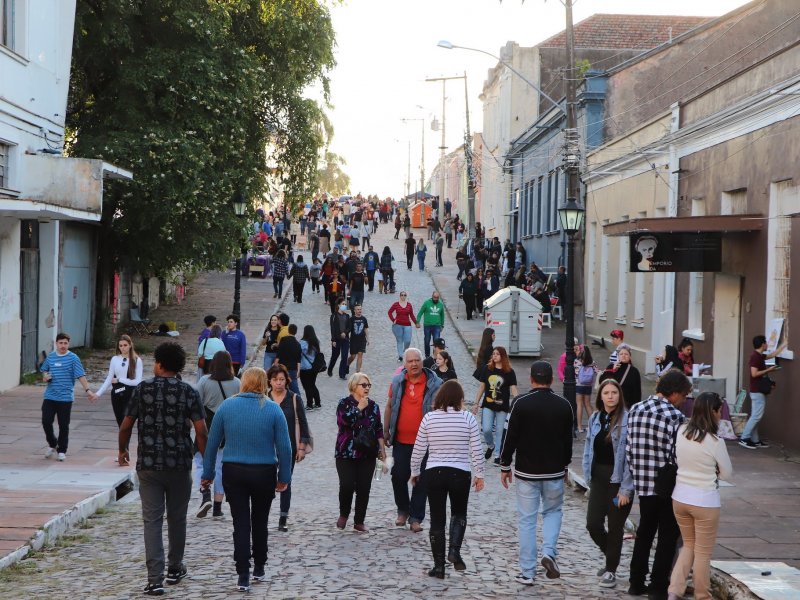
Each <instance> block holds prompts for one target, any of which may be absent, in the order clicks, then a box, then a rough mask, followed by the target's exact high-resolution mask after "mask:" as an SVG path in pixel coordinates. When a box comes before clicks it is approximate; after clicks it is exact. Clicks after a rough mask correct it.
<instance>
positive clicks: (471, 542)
mask: <svg viewBox="0 0 800 600" xmlns="http://www.w3.org/2000/svg"><path fill="white" fill-rule="evenodd" d="M389 233H390V232H389V229H388V228H386V227H383V228H382V229H381V231H379V233H378V236H377V237H376V238H373V239H374V240H375V242H374V243H375V246H376V250H377V251H378V252H380V250H381V249H382V247H383V245H384V243H387V240H388V238H389ZM391 244H392V248H393V252H394V254H395V256H396V257H397V258H398V259H400V258H401V255H400V246H399V243H398V242H395V241H392V242H391ZM432 254H433V253H431V256H432ZM431 262H432V261H431ZM398 263H399V265H398V266H399V268H398V286H397V289H398V291H399V290H401V289H408V290H409V292H410V299H411V301H412V303H413V305H414V307H415V309H416V308H418V307H419V306H420V304H421V303H422V301H423V300H424V299H425V298H427V297H428V296H429V295H430V292H431V290H432V289H433V287H432V282H431V280H430V276H429V275H428V274H427V273H420V272H418V271H417V270H416V265H415V270H414V271H413V272H409V271H407V270H406V269H405V264H404V262H401V261H399V260H398ZM431 270H432V271H433V274H434V276H435V274H436V273H435V272H436V269H435V268H431ZM270 291H271V290H270ZM289 293H291V292H289ZM305 296H306V298H305V300H304V302H303V304H294V303H292V301H291V298H290V299H289V300H288V301H287V302H286V304H285V311H286V312H288V313H289V314H290V315H291V317H292V321H293V322H295V323H297V324H298V326H299V327H300V328H301V330H302V326H303V325H305V324H307V323H310V324H313V325H314V327H315V329H316V330H317V333H318V335H319V336H320V339H321V340H323V341H325V340H328V339H329V338H330V336H329V329H328V315H329V309H328V307H327V306H326V305H324V304H323V301H322V295H321V294H319V295H316V294H311V293H310V289H309V287H307V289H306V294H305ZM396 298H397V297H396V295H380V294H378V293H377V291H376V292H373V293H369V292H367V293H366V299H365V306H364V314H365V315H366V316H367V318H368V320H369V324H370V340H371V345H370V346H369V347H368V350H367V354H366V356H365V363H364V368H363V370H364V371H366V372H367V373H368V374H370V375H371V376H372V377H373V381H374V382H375V383H376V386H375V387H373V394H374V398H375V399H376V400H377V401H378V402H379V404H380V405H381V407H382V406H383V404H384V402H385V397H386V390H387V388H388V384H389V381H390V378H391V376H392V374H393V373H394V371H395V369H396V368H397V366H398V362H397V359H396V354H395V342H394V337H393V336H392V334H391V330H390V323H389V321H388V318H387V316H386V311H387V310H388V308H389V306H390V304H391V303H392V302H393V301H394V300H396ZM443 337H445V339H446V340H447V341H448V350H449V351H450V352H451V354H452V356H453V359H454V362H455V364H456V370H457V372H458V373H459V375H461V376H462V383H463V384H464V386H465V391H466V397H467V399H468V400H469V401H472V399H473V398H474V394H475V385H474V382H473V380H472V378H471V376H470V375H471V373H472V370H473V364H474V363H473V361H472V359H471V357H470V355H469V354H468V352H467V349H466V347H465V346H464V344H463V342H461V341H460V338H459V337H458V336H457V335H455V332H454V330H453V325H452V323H450V322H448V324H447V326H446V327H445V329H444V332H443ZM421 341H422V335H421V330H420V332H419V333H415V335H414V338H413V339H412V345H413V344H416V343H421ZM325 354H326V357H329V356H330V350H329V348H328V349H327V351H326V352H325ZM518 376H519V378H520V380H521V382H522V381H523V380H526V379H527V377H526V376H525V374H524V373H518ZM318 383H319V384H320V390H321V392H322V404H323V407H322V409H321V410H316V411H313V412H311V413H310V414H309V421H310V425H311V428H312V431H313V433H314V436H315V450H314V452H313V453H312V454H311V455H309V457H308V458H307V460H306V461H304V462H303V463H301V464H300V465H298V467H297V468H296V470H295V474H294V479H293V485H292V487H293V490H294V492H293V502H292V504H293V505H292V509H291V513H290V519H289V526H290V530H289V533H281V532H278V531H277V517H278V516H277V512H278V511H277V498H276V501H275V504H273V511H272V515H271V517H270V538H269V541H270V552H269V561H268V564H267V573H268V575H269V576H270V577H271V579H270V581H269V582H268V583H263V584H254V586H253V588H252V591H251V592H250V595H251V596H253V597H258V598H376V597H381V598H401V597H402V598H407V597H409V596H413V597H454V598H455V597H458V598H509V597H517V596H520V597H537V598H579V597H581V598H587V599H588V598H616V597H621V596H624V590H625V587H626V586H625V583H626V581H625V580H626V579H627V564H628V563H629V555H630V550H631V546H632V544H631V542H628V541H626V543H625V545H624V554H625V556H623V559H622V565H623V566H622V568H621V570H620V572H619V576H620V580H621V581H620V583H619V584H618V589H616V590H603V589H601V588H599V587H598V585H597V577H596V575H595V573H596V571H597V569H598V568H600V567H601V566H602V562H601V554H600V552H599V551H598V550H597V549H596V548H595V547H594V546H593V544H592V543H591V541H590V540H589V537H588V534H587V533H586V531H585V528H584V519H585V501H584V498H583V497H582V496H581V495H580V494H578V493H576V492H573V491H571V490H568V491H567V494H566V500H565V506H564V522H563V527H562V532H561V539H560V543H559V552H560V558H559V564H560V566H561V570H562V578H561V579H559V580H552V581H551V580H547V579H545V578H544V576H543V573H542V572H541V568H540V570H539V571H540V572H539V573H538V576H539V578H538V579H537V583H536V584H535V586H534V587H533V588H526V587H524V586H521V585H518V584H517V583H515V582H514V581H513V576H514V575H515V574H516V573H517V572H518V565H517V550H518V543H517V526H516V518H517V517H516V503H515V494H514V491H513V489H512V490H504V489H503V488H502V486H501V485H500V480H499V479H500V477H499V469H496V468H494V467H492V466H488V465H487V483H486V488H485V489H484V490H483V491H482V492H480V493H475V492H472V494H471V498H470V506H469V518H468V519H469V525H468V528H467V534H466V539H465V542H464V547H463V550H462V553H463V556H464V559H465V561H466V563H467V570H466V571H464V572H461V573H455V572H453V571H452V569H448V575H447V578H446V579H445V580H444V581H440V580H436V579H432V578H430V577H428V576H427V573H426V571H427V569H428V568H430V566H431V564H432V561H431V556H430V550H429V545H428V536H427V521H426V522H425V523H424V527H425V530H424V531H423V532H422V533H419V534H414V533H412V532H411V531H409V530H408V529H398V528H396V527H394V518H395V508H394V501H393V496H392V490H391V482H390V480H389V478H388V477H384V478H383V480H381V481H374V482H373V486H372V494H371V496H370V506H369V509H368V512H367V519H366V524H367V526H368V527H369V528H370V529H371V531H370V533H369V534H366V535H363V534H357V533H355V532H354V531H353V529H352V520H351V522H350V523H349V524H348V528H347V529H346V530H345V531H343V532H342V531H339V530H337V529H336V528H335V526H334V522H335V520H336V518H337V516H338V500H337V490H338V480H337V476H336V470H335V466H334V459H333V446H334V439H335V434H336V422H335V409H336V403H337V401H338V400H339V399H340V398H341V397H342V396H344V394H345V391H346V385H345V382H343V381H340V380H339V379H338V378H336V377H335V376H334V377H333V378H328V377H327V376H326V375H325V374H324V373H323V374H322V376H321V377H320V379H319V380H318ZM521 387H522V388H523V389H526V388H527V386H525V385H523V386H521ZM197 501H198V500H197V498H193V499H192V502H191V505H190V515H189V525H188V543H187V548H186V558H185V562H186V564H187V567H188V569H189V577H188V578H187V579H185V580H184V581H183V582H181V583H180V584H178V585H177V586H174V587H170V588H168V590H167V596H168V597H173V598H190V597H191V598H200V597H202V598H226V597H236V596H237V595H238V594H237V592H236V591H235V589H234V585H235V571H234V567H233V560H232V553H233V544H232V537H231V533H232V527H231V521H230V516H229V515H228V511H227V506H225V508H224V510H225V513H226V515H225V517H223V518H222V519H212V518H205V519H196V518H195V517H194V515H193V510H192V509H193V508H195V507H196V503H197ZM84 527H86V528H85V529H76V530H75V531H73V532H72V534H71V535H70V536H67V537H66V538H64V540H63V543H62V544H60V546H58V547H56V548H52V549H48V550H47V551H46V552H44V553H43V554H41V555H35V556H34V557H33V558H30V559H27V560H25V561H23V562H22V563H20V564H19V565H17V566H16V567H14V568H12V569H10V570H7V571H5V572H3V573H2V574H0V597H2V598H51V597H54V595H55V594H56V590H57V595H58V596H59V597H75V598H85V597H92V598H128V597H139V596H140V595H141V594H140V591H139V590H141V588H142V587H143V586H144V584H145V583H146V576H145V566H144V545H143V537H142V524H141V515H140V504H139V502H138V498H137V497H136V496H135V494H131V495H129V496H128V497H127V498H126V499H124V500H123V502H121V503H119V504H117V505H115V506H113V507H112V508H110V509H108V511H107V512H106V513H105V514H102V515H97V516H96V517H94V518H92V519H89V520H88V522H87V523H86V525H85V526H84Z"/></svg>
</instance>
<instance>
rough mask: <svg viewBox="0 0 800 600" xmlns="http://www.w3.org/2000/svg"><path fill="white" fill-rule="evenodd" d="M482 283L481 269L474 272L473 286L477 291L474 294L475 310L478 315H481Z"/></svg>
mask: <svg viewBox="0 0 800 600" xmlns="http://www.w3.org/2000/svg"><path fill="white" fill-rule="evenodd" d="M483 283H484V275H483V269H478V270H477V271H475V284H476V286H477V291H476V292H475V308H476V309H477V311H478V314H479V315H482V314H483V300H484V297H485V296H484V291H483V287H484V286H483Z"/></svg>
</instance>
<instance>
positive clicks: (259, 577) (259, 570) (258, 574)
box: [253, 565, 267, 582]
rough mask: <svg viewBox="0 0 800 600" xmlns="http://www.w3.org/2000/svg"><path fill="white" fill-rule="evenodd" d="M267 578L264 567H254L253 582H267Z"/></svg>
mask: <svg viewBox="0 0 800 600" xmlns="http://www.w3.org/2000/svg"><path fill="white" fill-rule="evenodd" d="M266 579H267V576H266V575H265V574H264V565H261V566H260V567H259V566H258V565H256V566H254V567H253V581H255V582H261V581H266Z"/></svg>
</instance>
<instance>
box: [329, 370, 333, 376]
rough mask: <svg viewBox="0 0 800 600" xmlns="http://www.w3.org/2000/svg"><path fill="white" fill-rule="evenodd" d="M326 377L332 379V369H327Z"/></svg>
mask: <svg viewBox="0 0 800 600" xmlns="http://www.w3.org/2000/svg"><path fill="white" fill-rule="evenodd" d="M328 377H333V369H328Z"/></svg>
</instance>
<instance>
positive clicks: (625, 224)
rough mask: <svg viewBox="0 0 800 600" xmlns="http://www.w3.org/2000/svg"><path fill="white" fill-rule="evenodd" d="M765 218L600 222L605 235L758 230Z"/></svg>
mask: <svg viewBox="0 0 800 600" xmlns="http://www.w3.org/2000/svg"><path fill="white" fill-rule="evenodd" d="M766 221H767V217H765V216H763V215H706V216H704V217H667V218H664V217H662V218H657V219H630V220H629V221H620V222H619V223H609V224H608V225H603V234H604V235H608V236H620V235H628V234H631V233H645V232H650V233H703V232H720V233H746V232H751V231H761V230H762V229H763V228H764V223H765V222H766Z"/></svg>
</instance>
